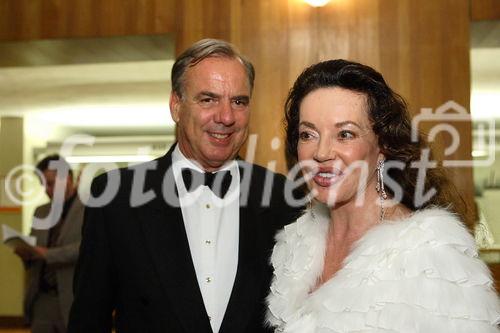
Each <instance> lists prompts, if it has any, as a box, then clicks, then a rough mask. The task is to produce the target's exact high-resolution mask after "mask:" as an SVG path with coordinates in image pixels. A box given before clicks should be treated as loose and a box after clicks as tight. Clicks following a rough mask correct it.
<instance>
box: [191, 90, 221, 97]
mask: <svg viewBox="0 0 500 333" xmlns="http://www.w3.org/2000/svg"><path fill="white" fill-rule="evenodd" d="M202 96H208V97H212V98H219V97H220V95H218V94H216V93H213V92H211V91H200V92H199V93H198V94H196V98H200V97H202Z"/></svg>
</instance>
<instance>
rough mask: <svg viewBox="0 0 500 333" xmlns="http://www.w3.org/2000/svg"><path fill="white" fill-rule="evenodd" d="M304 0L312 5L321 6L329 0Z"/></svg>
mask: <svg viewBox="0 0 500 333" xmlns="http://www.w3.org/2000/svg"><path fill="white" fill-rule="evenodd" d="M304 2H306V3H307V4H309V5H311V6H313V7H323V6H324V5H326V4H327V3H329V2H330V0H304Z"/></svg>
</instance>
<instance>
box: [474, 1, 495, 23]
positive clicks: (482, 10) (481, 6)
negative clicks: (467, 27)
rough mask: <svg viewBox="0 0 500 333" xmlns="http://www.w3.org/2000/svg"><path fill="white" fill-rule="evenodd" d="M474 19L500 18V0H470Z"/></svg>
mask: <svg viewBox="0 0 500 333" xmlns="http://www.w3.org/2000/svg"><path fill="white" fill-rule="evenodd" d="M470 2H471V19H472V21H484V20H500V0H470Z"/></svg>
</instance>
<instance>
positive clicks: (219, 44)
mask: <svg viewBox="0 0 500 333" xmlns="http://www.w3.org/2000/svg"><path fill="white" fill-rule="evenodd" d="M210 57H226V58H232V59H237V60H239V61H240V62H241V64H242V65H243V66H244V67H245V71H246V73H247V77H248V83H249V84H250V92H252V90H253V84H254V80H255V69H254V67H253V65H252V63H251V62H250V61H248V60H247V59H246V58H245V57H244V56H243V55H242V54H240V53H239V51H238V50H237V49H236V47H235V46H234V45H232V44H231V43H228V42H226V41H223V40H219V39H211V38H207V39H202V40H199V41H197V42H196V43H194V44H193V45H191V46H190V47H189V48H188V49H187V50H185V51H184V52H182V54H181V55H180V56H179V57H178V58H177V60H176V61H175V63H174V66H173V67H172V90H173V91H174V93H176V94H177V96H179V97H182V93H183V91H184V87H183V84H184V73H185V72H186V70H187V69H188V67H192V66H195V65H196V64H198V63H199V62H200V61H202V60H203V59H206V58H210Z"/></svg>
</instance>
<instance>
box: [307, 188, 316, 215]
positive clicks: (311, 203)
mask: <svg viewBox="0 0 500 333" xmlns="http://www.w3.org/2000/svg"><path fill="white" fill-rule="evenodd" d="M307 200H308V202H307V209H308V210H309V211H310V212H311V216H312V218H313V220H315V219H316V215H315V214H314V210H313V202H312V200H313V199H312V196H311V194H310V193H309V194H307Z"/></svg>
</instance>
